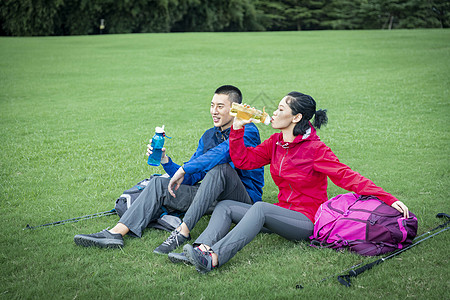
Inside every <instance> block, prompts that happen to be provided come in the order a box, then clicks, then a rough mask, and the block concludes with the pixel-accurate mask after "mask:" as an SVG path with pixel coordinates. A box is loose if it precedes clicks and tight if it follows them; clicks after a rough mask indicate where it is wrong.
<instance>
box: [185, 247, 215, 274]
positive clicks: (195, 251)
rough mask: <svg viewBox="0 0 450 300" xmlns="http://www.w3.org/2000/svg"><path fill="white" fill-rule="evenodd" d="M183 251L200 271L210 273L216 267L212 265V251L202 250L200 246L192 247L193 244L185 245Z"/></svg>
mask: <svg viewBox="0 0 450 300" xmlns="http://www.w3.org/2000/svg"><path fill="white" fill-rule="evenodd" d="M183 252H184V253H185V254H186V256H187V258H188V259H189V261H190V262H191V264H193V265H194V266H195V269H196V270H197V272H199V273H203V274H205V273H208V272H210V271H211V270H212V269H213V268H214V267H213V265H212V255H211V253H212V251H211V250H209V251H208V252H205V251H202V250H200V248H199V247H195V248H194V247H192V246H191V245H189V244H188V245H185V246H184V247H183Z"/></svg>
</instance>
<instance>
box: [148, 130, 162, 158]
mask: <svg viewBox="0 0 450 300" xmlns="http://www.w3.org/2000/svg"><path fill="white" fill-rule="evenodd" d="M164 137H165V133H164V125H163V126H162V127H156V128H155V135H154V136H153V138H152V145H151V146H152V148H153V150H152V154H151V155H150V156H149V157H148V161H147V163H148V164H149V165H150V166H159V164H160V163H161V156H162V148H163V146H164Z"/></svg>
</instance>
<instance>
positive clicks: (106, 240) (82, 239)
mask: <svg viewBox="0 0 450 300" xmlns="http://www.w3.org/2000/svg"><path fill="white" fill-rule="evenodd" d="M73 241H74V242H75V244H77V245H79V246H84V247H93V246H94V247H99V248H119V247H123V237H122V235H121V234H120V233H111V232H110V231H109V230H106V229H105V230H102V231H100V232H97V233H92V234H77V235H76V236H75V237H74V238H73Z"/></svg>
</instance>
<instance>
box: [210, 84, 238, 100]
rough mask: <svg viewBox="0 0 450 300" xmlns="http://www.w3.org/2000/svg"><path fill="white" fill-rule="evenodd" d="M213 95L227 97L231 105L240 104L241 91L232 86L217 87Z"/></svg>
mask: <svg viewBox="0 0 450 300" xmlns="http://www.w3.org/2000/svg"><path fill="white" fill-rule="evenodd" d="M214 94H220V95H227V96H228V99H229V100H230V101H231V102H232V103H233V102H236V103H239V104H240V103H242V93H241V91H240V90H239V89H238V88H237V87H235V86H232V85H222V86H221V87H219V88H218V89H217V90H216V91H215V92H214Z"/></svg>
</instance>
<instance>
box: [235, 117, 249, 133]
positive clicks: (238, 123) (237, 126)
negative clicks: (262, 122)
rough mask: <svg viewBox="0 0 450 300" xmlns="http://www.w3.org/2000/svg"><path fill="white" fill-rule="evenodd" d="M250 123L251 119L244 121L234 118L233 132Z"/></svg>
mask: <svg viewBox="0 0 450 300" xmlns="http://www.w3.org/2000/svg"><path fill="white" fill-rule="evenodd" d="M251 122H252V119H250V120H244V119H240V118H238V117H234V121H233V129H235V130H238V129H241V128H242V127H244V126H245V125H247V124H248V123H251Z"/></svg>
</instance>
